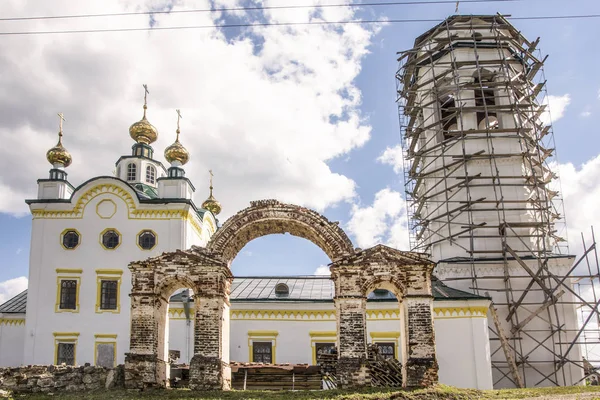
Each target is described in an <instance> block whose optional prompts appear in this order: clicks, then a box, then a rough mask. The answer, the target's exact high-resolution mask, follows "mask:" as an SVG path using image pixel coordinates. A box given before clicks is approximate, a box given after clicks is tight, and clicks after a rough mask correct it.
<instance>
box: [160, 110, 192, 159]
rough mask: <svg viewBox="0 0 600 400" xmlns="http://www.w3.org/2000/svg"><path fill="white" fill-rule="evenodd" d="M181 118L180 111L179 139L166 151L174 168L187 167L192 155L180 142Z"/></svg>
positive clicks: (178, 115) (178, 117)
mask: <svg viewBox="0 0 600 400" xmlns="http://www.w3.org/2000/svg"><path fill="white" fill-rule="evenodd" d="M180 118H181V114H180V112H179V110H177V131H176V132H177V137H176V139H175V143H173V144H172V145H170V146H169V147H167V148H166V149H165V158H166V159H167V161H168V162H169V163H170V164H171V165H173V166H181V165H185V164H186V163H187V162H188V161H189V159H190V153H189V152H188V151H187V149H186V148H185V147H183V145H182V144H181V143H180V142H179V133H180V132H181V131H180V130H179V119H180Z"/></svg>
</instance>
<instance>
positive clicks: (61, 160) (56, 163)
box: [46, 113, 73, 168]
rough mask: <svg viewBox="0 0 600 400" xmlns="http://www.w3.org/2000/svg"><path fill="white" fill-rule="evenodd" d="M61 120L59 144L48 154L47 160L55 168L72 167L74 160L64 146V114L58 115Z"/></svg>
mask: <svg viewBox="0 0 600 400" xmlns="http://www.w3.org/2000/svg"><path fill="white" fill-rule="evenodd" d="M58 116H59V118H60V123H59V130H58V143H56V146H54V147H52V148H51V149H50V150H48V151H47V152H46V159H47V160H48V162H49V163H50V164H52V166H53V167H54V168H66V167H68V166H69V165H71V161H72V160H73V159H72V157H71V154H70V153H69V152H68V151H67V149H65V147H64V146H63V144H62V136H63V132H62V123H63V121H64V120H65V118H64V116H63V114H62V113H58Z"/></svg>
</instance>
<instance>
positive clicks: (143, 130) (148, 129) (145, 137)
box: [129, 104, 158, 144]
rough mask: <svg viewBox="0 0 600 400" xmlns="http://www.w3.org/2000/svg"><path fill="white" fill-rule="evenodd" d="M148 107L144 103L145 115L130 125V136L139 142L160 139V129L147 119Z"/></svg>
mask: <svg viewBox="0 0 600 400" xmlns="http://www.w3.org/2000/svg"><path fill="white" fill-rule="evenodd" d="M147 108H148V107H147V106H146V105H145V104H144V116H143V117H142V119H141V120H139V121H138V122H136V123H134V124H133V125H131V126H130V127H129V136H131V138H132V139H133V140H135V141H136V142H138V143H144V144H150V143H154V142H155V141H156V139H158V130H156V128H155V127H154V126H152V124H151V123H150V122H148V120H147V119H146V109H147Z"/></svg>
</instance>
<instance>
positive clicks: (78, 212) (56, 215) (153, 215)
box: [31, 183, 202, 235]
mask: <svg viewBox="0 0 600 400" xmlns="http://www.w3.org/2000/svg"><path fill="white" fill-rule="evenodd" d="M103 194H112V195H114V196H117V197H118V198H120V199H121V200H123V201H124V202H125V204H126V205H127V211H128V216H127V217H128V219H142V220H143V219H152V220H168V219H181V220H184V221H186V220H187V221H189V222H190V224H191V225H192V227H193V228H194V229H195V230H196V232H197V233H198V235H200V234H201V232H202V227H201V225H200V221H199V219H198V216H197V215H196V214H195V213H194V212H190V211H189V210H185V209H180V210H145V209H138V208H137V207H136V201H135V199H134V198H133V196H132V195H131V193H129V191H128V190H126V189H124V188H122V187H121V186H119V185H115V184H113V183H103V184H100V185H96V186H93V187H91V188H90V189H88V190H87V191H86V192H84V193H83V194H82V195H81V196H80V197H79V199H78V200H77V202H76V203H75V206H74V207H73V208H72V209H70V210H45V209H44V210H31V215H32V216H33V219H81V218H83V211H84V210H85V207H86V206H87V204H88V203H89V202H90V201H92V200H93V199H94V198H95V197H97V196H100V195H103ZM184 204H187V203H184Z"/></svg>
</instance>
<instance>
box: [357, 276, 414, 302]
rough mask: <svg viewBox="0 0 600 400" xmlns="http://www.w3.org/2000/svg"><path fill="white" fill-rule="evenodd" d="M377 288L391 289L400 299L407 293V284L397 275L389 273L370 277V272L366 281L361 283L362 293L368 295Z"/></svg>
mask: <svg viewBox="0 0 600 400" xmlns="http://www.w3.org/2000/svg"><path fill="white" fill-rule="evenodd" d="M369 272H370V271H369ZM365 275H367V274H365ZM376 289H385V290H389V291H390V292H392V293H393V294H394V296H396V299H397V300H398V301H402V297H404V295H405V293H406V286H405V285H404V283H402V281H401V280H400V279H398V278H397V277H394V276H389V275H387V276H386V275H384V276H373V277H370V274H368V275H367V276H366V279H365V281H364V282H363V283H362V284H361V291H362V295H363V296H365V297H366V296H368V295H369V293H371V292H372V291H373V290H376Z"/></svg>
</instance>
